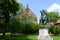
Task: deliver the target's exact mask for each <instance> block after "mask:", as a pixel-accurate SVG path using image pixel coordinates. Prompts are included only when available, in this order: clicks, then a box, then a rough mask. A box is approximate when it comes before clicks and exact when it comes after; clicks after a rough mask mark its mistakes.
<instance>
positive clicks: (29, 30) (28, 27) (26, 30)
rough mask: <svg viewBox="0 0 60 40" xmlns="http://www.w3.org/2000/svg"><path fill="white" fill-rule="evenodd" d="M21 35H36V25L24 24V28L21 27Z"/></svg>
mask: <svg viewBox="0 0 60 40" xmlns="http://www.w3.org/2000/svg"><path fill="white" fill-rule="evenodd" d="M21 32H22V33H37V32H38V25H37V24H33V23H25V24H24V26H22V27H21Z"/></svg>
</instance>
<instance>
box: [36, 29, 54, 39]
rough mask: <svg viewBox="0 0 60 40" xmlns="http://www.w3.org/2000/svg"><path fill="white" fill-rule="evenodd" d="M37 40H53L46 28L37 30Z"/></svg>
mask: <svg viewBox="0 0 60 40" xmlns="http://www.w3.org/2000/svg"><path fill="white" fill-rule="evenodd" d="M37 39H38V40H53V38H51V36H50V35H49V33H48V29H46V28H43V29H39V35H38V37H37Z"/></svg>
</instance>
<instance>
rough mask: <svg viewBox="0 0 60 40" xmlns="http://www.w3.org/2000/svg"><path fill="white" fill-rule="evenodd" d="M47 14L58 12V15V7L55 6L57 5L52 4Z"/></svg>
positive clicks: (57, 5)
mask: <svg viewBox="0 0 60 40" xmlns="http://www.w3.org/2000/svg"><path fill="white" fill-rule="evenodd" d="M47 11H48V12H51V11H55V12H59V13H60V5H59V4H57V3H54V4H53V5H51V6H50V7H49V8H48V9H47Z"/></svg>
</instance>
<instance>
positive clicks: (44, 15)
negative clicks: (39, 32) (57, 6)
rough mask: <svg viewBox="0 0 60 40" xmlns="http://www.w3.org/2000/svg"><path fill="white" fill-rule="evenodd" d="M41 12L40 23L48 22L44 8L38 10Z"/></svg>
mask: <svg viewBox="0 0 60 40" xmlns="http://www.w3.org/2000/svg"><path fill="white" fill-rule="evenodd" d="M40 13H41V19H40V23H42V24H43V25H45V24H47V23H48V17H47V13H46V11H45V10H42V11H40Z"/></svg>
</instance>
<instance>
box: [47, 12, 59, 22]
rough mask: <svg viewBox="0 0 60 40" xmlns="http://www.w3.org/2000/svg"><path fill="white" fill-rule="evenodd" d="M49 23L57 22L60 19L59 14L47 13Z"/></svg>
mask: <svg viewBox="0 0 60 40" xmlns="http://www.w3.org/2000/svg"><path fill="white" fill-rule="evenodd" d="M47 16H48V19H49V22H56V21H57V20H58V19H59V16H58V12H47Z"/></svg>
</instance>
